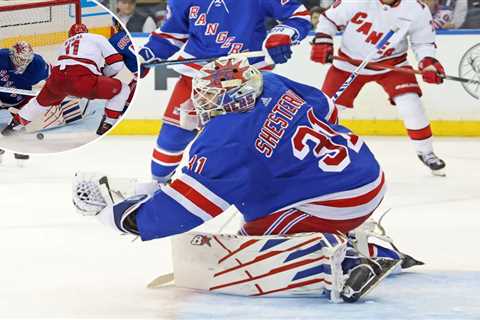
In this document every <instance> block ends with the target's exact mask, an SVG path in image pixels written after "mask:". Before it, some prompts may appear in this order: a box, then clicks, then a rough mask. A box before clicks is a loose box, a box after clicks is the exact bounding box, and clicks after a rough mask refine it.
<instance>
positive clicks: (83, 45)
mask: <svg viewBox="0 0 480 320" xmlns="http://www.w3.org/2000/svg"><path fill="white" fill-rule="evenodd" d="M68 35H69V38H68V39H67V40H66V41H65V42H64V44H63V46H62V48H61V49H60V54H59V55H58V57H57V61H56V65H55V66H54V67H53V68H52V71H51V74H50V75H49V77H48V79H47V80H46V83H45V85H44V86H43V87H42V90H41V91H40V93H39V94H38V96H36V97H35V98H33V99H31V100H30V101H28V103H27V104H26V105H25V106H23V107H22V108H21V109H20V110H19V111H18V112H17V113H13V118H12V121H11V122H10V124H9V125H8V126H7V127H6V128H5V129H4V130H3V132H2V134H3V135H6V136H8V135H13V134H15V133H18V132H20V131H22V130H24V128H25V127H28V126H34V127H36V128H38V129H41V128H42V127H44V123H43V122H44V119H45V118H46V117H47V118H48V112H51V111H52V106H61V104H62V103H64V102H65V99H66V98H67V97H69V96H73V97H78V98H86V99H104V100H107V102H106V106H105V114H104V117H103V119H102V122H101V123H100V124H99V127H98V130H97V134H98V135H102V134H104V133H105V132H106V131H108V129H110V128H111V127H112V126H113V125H114V124H115V123H116V122H117V121H118V119H119V118H120V116H121V115H122V113H123V109H124V106H125V104H126V102H127V99H128V97H129V95H130V88H129V87H128V85H127V84H124V83H122V82H121V81H120V80H118V79H115V78H114V76H115V75H117V74H118V73H119V72H120V71H121V69H122V68H123V67H124V63H123V58H122V55H121V54H119V53H118V52H117V51H116V50H115V48H114V47H113V46H112V45H111V44H110V43H109V42H108V40H107V39H106V38H105V37H103V36H101V35H97V34H92V33H89V32H88V28H87V27H86V26H85V25H84V24H74V25H72V27H71V28H70V30H69V33H68ZM57 113H58V112H57ZM60 113H62V114H63V112H62V110H60ZM46 115H47V116H46ZM35 123H40V125H34V124H35Z"/></svg>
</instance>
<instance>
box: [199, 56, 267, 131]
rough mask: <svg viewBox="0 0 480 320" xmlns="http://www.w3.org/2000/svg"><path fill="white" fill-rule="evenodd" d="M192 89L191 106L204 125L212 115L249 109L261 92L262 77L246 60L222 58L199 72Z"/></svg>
mask: <svg viewBox="0 0 480 320" xmlns="http://www.w3.org/2000/svg"><path fill="white" fill-rule="evenodd" d="M192 89H193V90H192V101H193V105H194V107H195V111H196V113H197V116H198V118H199V120H200V125H201V126H204V125H205V124H206V123H207V122H208V121H210V119H212V118H213V117H215V116H218V115H223V114H226V113H231V112H246V111H249V110H251V109H252V108H253V107H254V106H255V102H256V99H257V97H258V96H259V95H260V94H261V93H262V90H263V78H262V74H261V73H260V71H258V70H257V69H256V68H255V67H253V66H251V65H250V63H249V62H248V60H247V59H242V58H222V59H218V60H216V61H214V62H211V63H209V64H207V65H205V66H204V67H203V68H202V69H201V70H200V75H199V76H197V77H195V78H194V79H193V83H192Z"/></svg>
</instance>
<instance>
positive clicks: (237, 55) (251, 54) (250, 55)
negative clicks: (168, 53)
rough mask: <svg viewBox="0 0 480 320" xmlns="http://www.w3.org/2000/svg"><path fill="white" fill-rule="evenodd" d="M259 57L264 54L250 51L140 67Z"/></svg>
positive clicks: (154, 63)
mask: <svg viewBox="0 0 480 320" xmlns="http://www.w3.org/2000/svg"><path fill="white" fill-rule="evenodd" d="M261 57H265V52H263V51H251V52H241V53H234V54H231V55H228V56H215V57H209V58H192V59H178V60H154V61H152V62H146V63H143V64H142V66H143V67H145V68H155V67H157V66H173V65H179V64H189V63H208V62H212V61H214V60H217V59H219V58H261Z"/></svg>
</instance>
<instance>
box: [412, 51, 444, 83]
mask: <svg viewBox="0 0 480 320" xmlns="http://www.w3.org/2000/svg"><path fill="white" fill-rule="evenodd" d="M418 68H419V69H420V71H422V77H423V81H425V82H426V83H434V84H440V83H443V79H445V77H446V74H445V69H443V66H442V65H441V64H440V62H439V61H438V60H437V59H435V58H432V57H425V58H423V59H422V61H420V63H419V64H418Z"/></svg>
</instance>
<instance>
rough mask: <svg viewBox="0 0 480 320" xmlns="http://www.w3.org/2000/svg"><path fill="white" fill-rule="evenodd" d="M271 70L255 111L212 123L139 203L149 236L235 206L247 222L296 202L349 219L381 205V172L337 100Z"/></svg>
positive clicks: (185, 228) (318, 213) (181, 228)
mask: <svg viewBox="0 0 480 320" xmlns="http://www.w3.org/2000/svg"><path fill="white" fill-rule="evenodd" d="M263 75H264V91H263V93H262V95H261V96H260V97H258V98H257V101H256V105H255V108H254V109H253V110H251V111H249V112H245V113H228V114H226V115H222V116H217V117H216V118H213V119H212V120H210V121H209V122H208V123H207V124H206V126H205V127H204V128H203V130H202V132H201V133H200V134H199V136H198V137H197V139H196V140H195V141H194V143H193V144H192V146H191V149H190V153H189V162H188V165H187V166H186V167H184V168H183V170H182V174H181V175H180V176H179V177H178V178H177V179H175V180H174V181H172V183H171V184H169V185H165V186H163V187H162V188H161V190H159V191H158V192H157V193H155V194H154V196H153V197H152V198H150V199H149V200H148V201H147V202H146V203H144V204H143V205H142V206H141V207H140V209H139V210H138V214H137V225H138V228H139V231H140V234H141V236H142V239H144V240H149V239H153V238H158V237H164V236H168V235H172V234H177V233H181V232H185V231H188V230H189V229H191V228H194V227H196V226H198V225H200V224H202V223H203V222H205V221H207V220H208V219H211V218H213V217H215V216H217V215H219V214H221V213H222V212H223V211H224V210H226V209H227V208H228V207H229V206H231V205H235V206H236V208H237V209H238V210H239V211H240V212H241V213H242V214H243V216H244V219H245V221H247V222H248V221H253V220H256V219H259V218H262V217H265V216H267V215H269V214H271V213H273V212H276V211H278V210H284V209H288V208H296V209H298V210H300V211H302V212H305V213H307V214H310V215H313V216H316V217H319V218H322V219H331V220H348V219H355V218H359V217H365V216H368V215H369V214H371V213H372V212H373V211H374V210H375V208H376V207H377V206H378V205H379V204H380V202H381V200H382V199H383V195H384V192H385V187H384V176H383V173H382V170H381V169H380V166H379V164H378V162H377V161H376V159H375V157H374V155H373V154H372V153H371V152H370V150H369V148H368V147H367V146H366V144H365V143H364V142H363V140H362V139H361V138H360V137H358V136H357V135H355V134H353V133H352V132H351V131H350V130H349V129H347V128H345V127H343V126H341V125H338V124H336V107H335V106H334V105H333V103H332V102H331V101H330V100H329V98H327V97H326V96H325V95H324V94H323V93H322V92H321V91H319V90H317V89H315V88H313V87H310V86H306V85H303V84H300V83H297V82H294V81H291V80H289V79H287V78H284V77H281V76H279V75H276V74H273V73H264V74H263Z"/></svg>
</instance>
